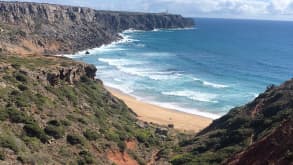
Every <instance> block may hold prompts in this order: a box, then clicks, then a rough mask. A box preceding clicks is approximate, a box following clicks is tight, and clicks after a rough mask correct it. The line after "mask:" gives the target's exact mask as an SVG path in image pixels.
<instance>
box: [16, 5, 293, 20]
mask: <svg viewBox="0 0 293 165" xmlns="http://www.w3.org/2000/svg"><path fill="white" fill-rule="evenodd" d="M19 1H24V0H19ZM25 1H34V2H43V3H54V4H66V5H74V6H86V7H91V8H95V9H101V10H122V11H140V12H166V11H168V12H169V13H176V14H181V15H183V16H187V17H211V18H244V19H270V20H291V21H293V0H25Z"/></svg>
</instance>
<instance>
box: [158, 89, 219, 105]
mask: <svg viewBox="0 0 293 165" xmlns="http://www.w3.org/2000/svg"><path fill="white" fill-rule="evenodd" d="M162 94H163V95H167V96H179V97H186V98H188V99H191V100H194V101H201V102H210V103H217V101H216V100H214V99H215V98H216V97H217V95H216V94H211V93H203V92H198V91H188V90H182V91H169V92H162Z"/></svg>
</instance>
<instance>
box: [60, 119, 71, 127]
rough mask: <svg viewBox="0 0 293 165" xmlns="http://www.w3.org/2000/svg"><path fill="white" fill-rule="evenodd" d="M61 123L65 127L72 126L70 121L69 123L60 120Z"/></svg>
mask: <svg viewBox="0 0 293 165" xmlns="http://www.w3.org/2000/svg"><path fill="white" fill-rule="evenodd" d="M60 123H61V124H62V125H64V126H70V125H71V123H70V121H68V120H60Z"/></svg>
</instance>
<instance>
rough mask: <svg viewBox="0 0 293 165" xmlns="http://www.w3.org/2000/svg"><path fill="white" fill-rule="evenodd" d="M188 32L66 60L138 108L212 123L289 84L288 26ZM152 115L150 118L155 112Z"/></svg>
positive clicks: (137, 38) (292, 48) (250, 24)
mask: <svg viewBox="0 0 293 165" xmlns="http://www.w3.org/2000/svg"><path fill="white" fill-rule="evenodd" d="M195 22H196V26H195V27H194V28H190V29H164V30H163V29H156V30H154V31H148V32H145V31H134V30H127V31H125V32H123V33H122V34H121V35H122V36H123V37H124V39H123V40H121V41H119V42H115V43H112V44H110V45H106V46H102V47H100V48H96V49H92V50H89V52H90V54H89V55H85V52H79V53H77V54H75V55H66V56H68V57H70V58H74V59H76V60H79V61H84V62H86V63H90V64H94V65H95V66H96V67H97V69H98V71H97V74H96V77H97V78H99V79H101V80H103V82H104V84H105V85H106V86H109V87H112V88H116V89H119V90H121V91H122V92H124V93H127V94H129V95H132V96H134V97H136V98H137V99H138V100H141V101H145V102H148V103H152V104H156V105H159V106H162V107H166V108H172V109H176V110H179V111H184V112H188V113H192V114H198V115H201V116H205V117H209V118H213V119H216V118H218V117H220V116H222V115H224V114H225V113H227V112H228V111H229V110H230V109H231V108H233V107H236V106H240V105H243V104H246V103H247V102H249V101H252V100H253V99H254V98H255V97H257V96H258V94H259V93H261V92H263V91H264V90H265V89H266V87H267V86H268V85H270V84H277V85H278V84H280V83H282V82H284V81H285V80H288V79H290V78H292V77H293V37H292V36H293V22H278V21H256V20H229V19H204V18H197V19H195ZM154 113H155V112H154Z"/></svg>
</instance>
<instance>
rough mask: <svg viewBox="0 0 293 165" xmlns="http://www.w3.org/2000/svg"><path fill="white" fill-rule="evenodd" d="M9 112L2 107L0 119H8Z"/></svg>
mask: <svg viewBox="0 0 293 165" xmlns="http://www.w3.org/2000/svg"><path fill="white" fill-rule="evenodd" d="M8 117H9V114H8V112H7V110H4V109H0V121H4V120H6V119H8Z"/></svg>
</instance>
